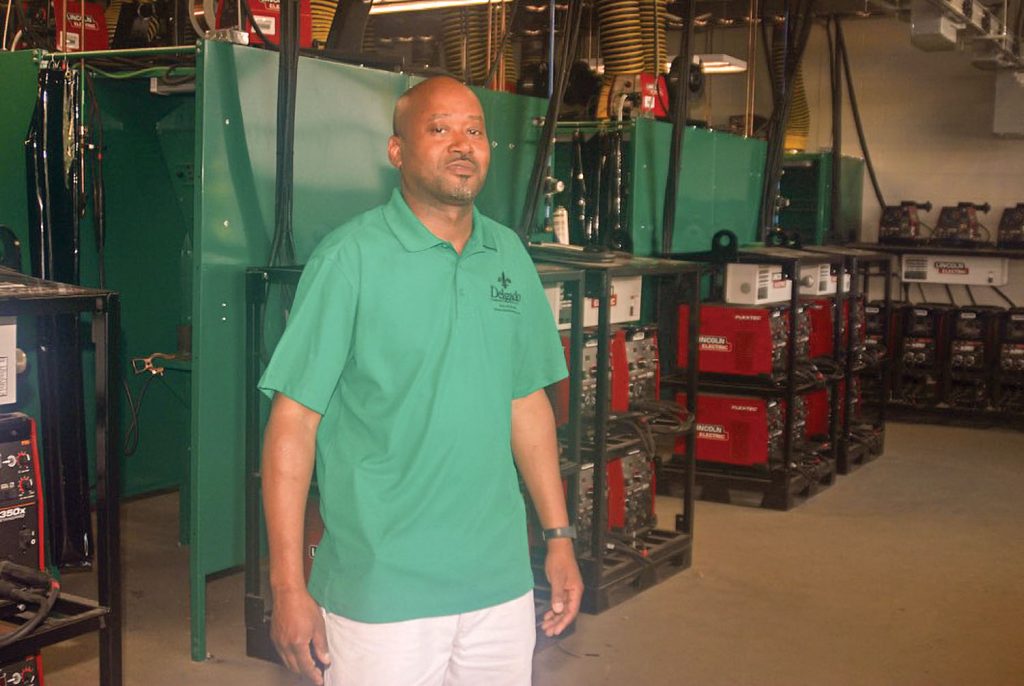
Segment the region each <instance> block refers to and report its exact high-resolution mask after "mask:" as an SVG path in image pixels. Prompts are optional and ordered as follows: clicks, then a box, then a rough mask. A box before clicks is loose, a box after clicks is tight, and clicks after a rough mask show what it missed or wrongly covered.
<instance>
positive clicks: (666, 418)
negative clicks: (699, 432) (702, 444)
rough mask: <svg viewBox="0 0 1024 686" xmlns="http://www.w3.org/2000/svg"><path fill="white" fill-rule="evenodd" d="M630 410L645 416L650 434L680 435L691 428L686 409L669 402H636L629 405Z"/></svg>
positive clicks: (691, 420) (691, 421)
mask: <svg viewBox="0 0 1024 686" xmlns="http://www.w3.org/2000/svg"><path fill="white" fill-rule="evenodd" d="M630 408H631V409H633V410H636V411H638V412H642V413H643V414H644V415H645V416H646V418H647V428H648V429H649V430H650V431H651V433H655V434H681V433H685V432H687V431H689V430H690V429H691V428H692V427H693V417H692V416H691V415H690V413H689V412H688V411H687V409H686V408H685V407H683V406H682V405H680V404H678V403H676V402H673V401H671V400H637V401H634V402H632V403H630Z"/></svg>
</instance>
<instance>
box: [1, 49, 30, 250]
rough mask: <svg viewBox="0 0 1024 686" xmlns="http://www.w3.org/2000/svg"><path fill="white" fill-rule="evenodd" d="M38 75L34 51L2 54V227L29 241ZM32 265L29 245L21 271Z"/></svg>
mask: <svg viewBox="0 0 1024 686" xmlns="http://www.w3.org/2000/svg"><path fill="white" fill-rule="evenodd" d="M38 75H39V65H38V55H37V54H36V53H35V52H34V51H28V50H21V51H18V52H0V92H2V93H3V97H0V224H5V225H7V226H9V227H10V228H11V229H12V230H13V231H14V232H15V233H16V234H17V235H18V236H19V237H20V238H21V239H22V241H23V242H24V241H26V240H27V238H28V204H27V199H26V182H25V133H26V132H27V131H28V125H29V122H30V121H31V119H32V110H33V109H34V108H35V103H36V88H37V81H38ZM28 264H29V261H28V249H27V244H26V246H25V248H24V249H23V250H22V267H23V268H25V267H27V266H28Z"/></svg>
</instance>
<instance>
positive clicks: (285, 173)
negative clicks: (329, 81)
mask: <svg viewBox="0 0 1024 686" xmlns="http://www.w3.org/2000/svg"><path fill="white" fill-rule="evenodd" d="M278 55H279V59H278V70H277V169H276V171H277V176H276V191H275V212H274V238H273V241H272V242H271V246H270V261H269V263H270V265H272V266H285V265H292V264H295V238H294V232H293V226H292V207H293V204H292V203H293V191H294V188H295V179H294V168H295V146H294V143H295V99H296V86H297V81H298V67H299V0H282V2H281V33H280V45H279V50H278Z"/></svg>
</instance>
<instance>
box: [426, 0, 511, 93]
mask: <svg viewBox="0 0 1024 686" xmlns="http://www.w3.org/2000/svg"><path fill="white" fill-rule="evenodd" d="M508 28H509V30H511V22H509V24H508ZM505 33H506V32H504V31H502V28H501V22H500V21H488V6H487V5H476V6H470V7H462V8H459V9H454V10H448V11H447V12H446V13H445V15H444V19H443V20H442V35H443V38H444V60H445V66H446V67H447V69H448V71H450V72H452V73H453V74H457V75H460V76H461V77H462V78H463V79H464V80H465V81H466V82H467V83H469V84H477V85H487V80H488V77H489V75H490V69H489V67H490V66H491V58H492V57H493V56H494V55H497V54H501V55H502V56H504V58H505V81H506V83H515V82H516V81H517V80H518V79H519V71H518V67H517V65H516V61H515V50H514V46H513V45H512V42H511V41H509V40H505V41H504V43H503V44H502V37H503V35H504V34H505ZM498 45H501V50H502V52H501V53H497V52H496V51H495V50H494V48H495V46H498ZM488 47H490V49H491V50H492V54H488V52H487V51H488ZM496 63H497V60H495V64H496Z"/></svg>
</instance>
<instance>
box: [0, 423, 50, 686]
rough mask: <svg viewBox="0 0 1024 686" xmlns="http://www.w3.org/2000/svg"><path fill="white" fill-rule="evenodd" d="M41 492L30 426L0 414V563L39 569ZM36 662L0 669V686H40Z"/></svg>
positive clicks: (41, 564) (32, 425)
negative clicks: (5, 685) (34, 685)
mask: <svg viewBox="0 0 1024 686" xmlns="http://www.w3.org/2000/svg"><path fill="white" fill-rule="evenodd" d="M43 536H44V528H43V493H42V478H41V475H40V467H39V448H38V443H37V441H36V423H35V421H34V420H33V419H32V418H30V417H28V416H27V415H24V414H22V413H20V412H14V413H9V414H0V558H2V559H3V560H6V561H9V562H13V563H15V564H19V565H22V566H24V567H26V568H31V569H38V570H45V569H46V555H45V548H44V547H43ZM41 667H42V665H41V659H40V657H39V656H38V655H32V656H27V657H26V658H25V659H23V660H18V661H17V662H13V663H10V664H6V665H3V666H0V684H41V683H42V669H41Z"/></svg>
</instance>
